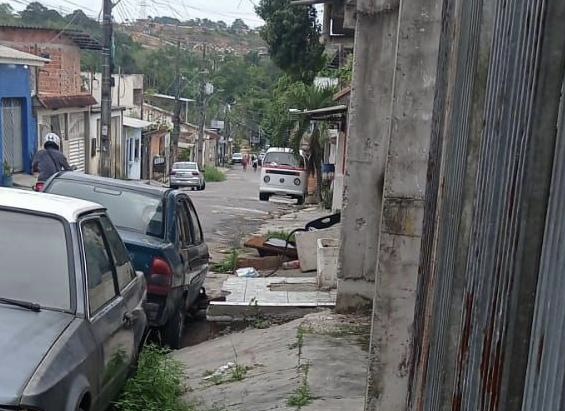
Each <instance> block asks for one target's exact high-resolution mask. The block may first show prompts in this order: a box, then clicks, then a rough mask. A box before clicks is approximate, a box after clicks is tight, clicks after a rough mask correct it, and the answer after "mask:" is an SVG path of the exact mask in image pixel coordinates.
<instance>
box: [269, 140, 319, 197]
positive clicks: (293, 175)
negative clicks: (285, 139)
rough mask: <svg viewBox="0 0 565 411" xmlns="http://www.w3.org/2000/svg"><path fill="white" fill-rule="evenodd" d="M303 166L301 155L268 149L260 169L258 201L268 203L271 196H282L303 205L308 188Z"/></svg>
mask: <svg viewBox="0 0 565 411" xmlns="http://www.w3.org/2000/svg"><path fill="white" fill-rule="evenodd" d="M304 164H305V161H304V157H303V156H302V153H301V154H299V155H298V156H296V155H295V154H294V153H293V152H292V150H291V149H290V148H276V147H272V148H270V149H268V150H267V153H266V154H265V158H264V159H263V167H262V168H261V183H260V186H259V200H261V201H269V197H270V196H271V195H283V196H288V197H292V198H296V199H297V201H298V204H304V199H305V198H306V190H307V188H308V181H307V173H306V169H305V167H304Z"/></svg>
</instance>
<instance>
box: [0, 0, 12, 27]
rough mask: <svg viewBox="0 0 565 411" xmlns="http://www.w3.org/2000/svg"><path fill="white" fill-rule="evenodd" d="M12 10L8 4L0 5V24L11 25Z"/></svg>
mask: <svg viewBox="0 0 565 411" xmlns="http://www.w3.org/2000/svg"><path fill="white" fill-rule="evenodd" d="M14 14H15V13H14V9H13V8H12V6H11V5H10V4H8V3H1V4H0V23H3V24H11V23H13V22H14V20H15V19H14V17H15V16H14Z"/></svg>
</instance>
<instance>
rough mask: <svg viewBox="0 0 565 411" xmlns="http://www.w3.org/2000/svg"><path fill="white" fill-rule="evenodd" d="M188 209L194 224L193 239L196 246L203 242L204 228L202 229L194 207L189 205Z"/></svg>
mask: <svg viewBox="0 0 565 411" xmlns="http://www.w3.org/2000/svg"><path fill="white" fill-rule="evenodd" d="M188 209H189V210H190V221H191V223H192V238H193V239H194V244H200V243H202V241H203V238H202V228H201V227H200V221H199V220H198V215H197V214H196V210H195V209H194V206H193V205H192V204H191V203H189V204H188Z"/></svg>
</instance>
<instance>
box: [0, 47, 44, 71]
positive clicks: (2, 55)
mask: <svg viewBox="0 0 565 411" xmlns="http://www.w3.org/2000/svg"><path fill="white" fill-rule="evenodd" d="M49 61H51V60H49V59H45V58H42V57H38V56H36V55H34V54H30V53H24V52H23V51H20V50H16V49H13V48H10V47H6V46H3V45H1V44H0V64H26V65H28V66H35V67H41V66H43V65H44V64H45V63H48V62H49Z"/></svg>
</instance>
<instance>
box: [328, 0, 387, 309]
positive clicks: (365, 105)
mask: <svg viewBox="0 0 565 411" xmlns="http://www.w3.org/2000/svg"><path fill="white" fill-rule="evenodd" d="M373 3H375V4H371V2H370V1H369V0H365V1H363V2H361V1H360V2H358V4H357V6H358V12H357V23H356V28H355V46H354V51H353V52H354V58H353V81H352V90H351V100H350V105H349V121H348V127H349V130H348V137H347V170H346V175H345V178H344V195H343V208H342V210H343V211H342V227H343V228H342V233H341V249H340V264H339V267H338V298H337V310H338V311H340V312H347V311H356V310H363V309H367V310H368V309H370V308H371V307H372V299H373V294H374V281H375V271H376V267H377V258H378V249H379V247H378V239H379V233H380V221H381V210H382V193H383V183H384V176H385V167H386V159H387V153H388V138H389V127H390V104H391V101H392V89H393V88H392V80H393V74H394V59H395V54H396V36H397V23H398V5H397V4H396V5H394V4H392V5H385V6H382V5H381V7H377V5H376V3H379V4H380V3H381V1H374V2H373ZM393 3H394V2H393Z"/></svg>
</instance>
